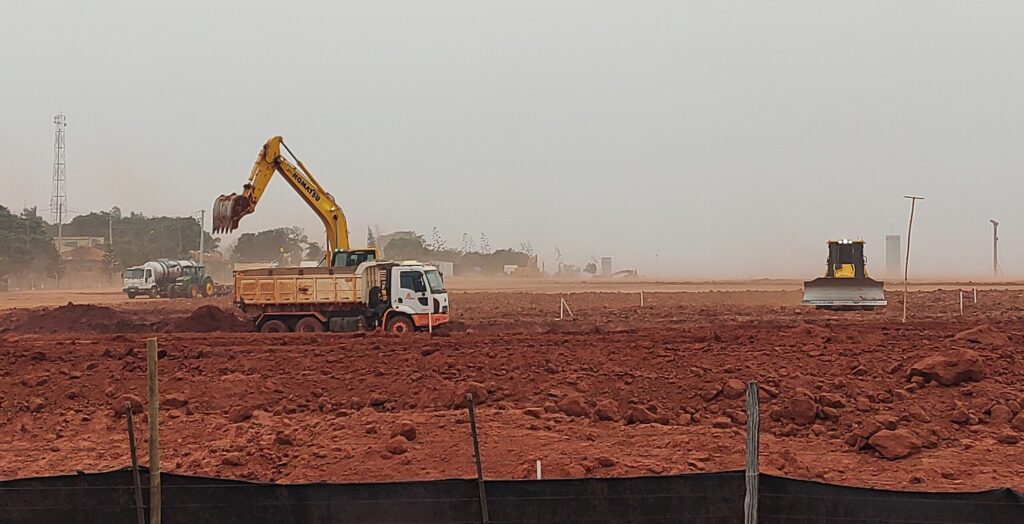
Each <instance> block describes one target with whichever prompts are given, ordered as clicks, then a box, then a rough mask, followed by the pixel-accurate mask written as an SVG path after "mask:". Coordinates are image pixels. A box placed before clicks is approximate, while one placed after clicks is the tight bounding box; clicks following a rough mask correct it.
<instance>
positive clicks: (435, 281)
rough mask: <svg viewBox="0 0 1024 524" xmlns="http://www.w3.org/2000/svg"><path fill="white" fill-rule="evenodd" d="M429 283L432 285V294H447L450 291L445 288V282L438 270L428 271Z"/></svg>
mask: <svg viewBox="0 0 1024 524" xmlns="http://www.w3.org/2000/svg"><path fill="white" fill-rule="evenodd" d="M426 273H427V283H428V284H430V292H431V293H447V292H448V290H447V289H445V288H444V280H441V273H439V272H438V271H437V270H436V269H433V270H430V271H427V272H426Z"/></svg>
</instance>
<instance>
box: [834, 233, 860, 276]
mask: <svg viewBox="0 0 1024 524" xmlns="http://www.w3.org/2000/svg"><path fill="white" fill-rule="evenodd" d="M825 277H826V278H865V277H867V272H866V271H865V270H864V242H863V241H849V240H834V241H830V242H829V243H828V269H827V270H826V272H825Z"/></svg>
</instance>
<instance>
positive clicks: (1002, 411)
mask: <svg viewBox="0 0 1024 524" xmlns="http://www.w3.org/2000/svg"><path fill="white" fill-rule="evenodd" d="M1012 419H1013V411H1011V410H1010V408H1008V407H1006V406H1004V405H1002V404H996V405H995V406H992V408H991V409H990V410H989V420H990V421H991V422H992V423H993V424H1006V423H1007V422H1009V421H1010V420H1012Z"/></svg>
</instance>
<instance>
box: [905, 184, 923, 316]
mask: <svg viewBox="0 0 1024 524" xmlns="http://www.w3.org/2000/svg"><path fill="white" fill-rule="evenodd" d="M903 198H909V199H910V224H908V225H907V260H906V261H905V262H904V263H903V322H906V321H907V288H908V284H907V281H908V277H909V275H910V232H911V231H912V230H913V229H914V207H915V206H916V204H917V201H918V200H924V197H920V196H910V195H904V196H903Z"/></svg>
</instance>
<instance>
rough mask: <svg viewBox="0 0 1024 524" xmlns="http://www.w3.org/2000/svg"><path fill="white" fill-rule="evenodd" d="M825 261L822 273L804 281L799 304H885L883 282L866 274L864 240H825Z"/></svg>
mask: <svg viewBox="0 0 1024 524" xmlns="http://www.w3.org/2000/svg"><path fill="white" fill-rule="evenodd" d="M827 264H828V267H827V268H826V270H825V276H824V277H822V278H816V279H814V280H811V281H810V282H804V298H803V300H802V301H801V304H803V305H805V306H814V307H816V308H818V309H832V310H851V309H862V310H870V309H874V308H876V307H881V306H885V305H886V300H885V292H884V290H883V283H882V282H879V281H877V280H873V279H871V278H870V277H868V272H867V267H866V258H865V257H864V241H863V240H830V241H828V262H827Z"/></svg>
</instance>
